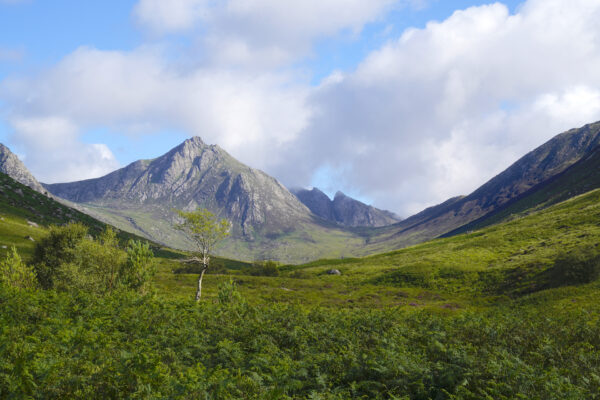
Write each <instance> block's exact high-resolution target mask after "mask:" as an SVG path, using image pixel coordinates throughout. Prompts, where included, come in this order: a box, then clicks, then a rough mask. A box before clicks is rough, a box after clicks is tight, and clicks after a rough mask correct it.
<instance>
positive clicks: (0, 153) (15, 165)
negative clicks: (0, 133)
mask: <svg viewBox="0 0 600 400" xmlns="http://www.w3.org/2000/svg"><path fill="white" fill-rule="evenodd" d="M0 172H2V173H4V174H6V175H8V176H10V177H11V178H13V179H14V180H16V181H18V182H20V183H22V184H23V185H27V186H29V187H30V188H32V189H33V190H36V191H38V192H40V193H44V192H45V190H44V188H43V187H42V185H41V184H40V183H39V182H38V181H37V179H35V178H34V177H33V175H31V172H29V170H28V169H27V167H26V166H25V164H23V162H22V161H21V160H19V157H17V156H16V155H15V154H14V153H13V152H12V151H10V149H9V148H8V147H6V146H5V145H3V144H2V143H0Z"/></svg>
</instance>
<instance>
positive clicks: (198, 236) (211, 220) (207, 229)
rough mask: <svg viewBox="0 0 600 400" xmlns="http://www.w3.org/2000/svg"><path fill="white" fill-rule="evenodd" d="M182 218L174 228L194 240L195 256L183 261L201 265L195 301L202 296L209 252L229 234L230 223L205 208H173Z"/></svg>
mask: <svg viewBox="0 0 600 400" xmlns="http://www.w3.org/2000/svg"><path fill="white" fill-rule="evenodd" d="M175 211H176V212H177V214H178V215H179V216H180V217H181V218H182V219H183V222H182V223H180V224H177V225H175V228H177V229H179V230H181V231H183V232H185V233H186V234H187V235H188V236H189V238H190V239H192V240H193V241H194V243H195V244H196V249H197V256H194V257H192V258H191V259H188V260H185V261H184V262H192V263H199V264H201V265H202V269H201V270H200V276H199V277H198V289H197V290H196V301H200V297H201V296H202V278H203V277H204V273H205V272H206V270H207V269H208V265H209V262H210V254H211V252H212V250H213V249H214V247H215V245H216V244H217V242H219V241H220V240H222V239H224V238H225V237H227V236H228V235H229V229H230V228H231V224H230V223H229V221H227V220H226V219H221V220H218V219H217V217H216V216H215V215H214V214H213V213H211V212H210V211H208V210H206V209H201V208H198V209H197V210H196V211H190V212H187V211H181V210H175Z"/></svg>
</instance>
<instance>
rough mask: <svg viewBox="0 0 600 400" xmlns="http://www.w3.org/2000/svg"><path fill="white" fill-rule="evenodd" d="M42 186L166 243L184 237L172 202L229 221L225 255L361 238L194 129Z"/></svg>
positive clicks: (287, 255) (342, 246)
mask: <svg viewBox="0 0 600 400" xmlns="http://www.w3.org/2000/svg"><path fill="white" fill-rule="evenodd" d="M45 187H46V188H47V189H48V191H50V192H51V193H53V194H54V195H56V196H59V197H61V198H64V199H67V200H69V201H72V202H75V203H77V204H79V206H80V207H84V208H82V210H84V211H85V212H88V213H90V214H91V215H94V216H96V217H98V218H100V219H102V220H104V221H106V222H108V223H111V224H113V225H116V226H118V227H120V228H122V229H126V230H129V231H132V232H135V233H138V234H141V235H144V236H146V237H148V238H151V239H153V240H157V241H159V242H161V243H165V244H168V245H171V246H174V247H183V248H186V247H190V242H189V241H188V240H187V239H186V238H185V237H184V236H183V235H182V233H181V232H178V231H176V230H174V229H173V224H174V223H175V222H176V220H175V213H174V212H173V210H172V209H173V208H178V209H185V210H193V209H196V208H197V207H203V208H208V209H209V210H211V211H212V212H213V213H215V214H216V215H218V216H219V217H222V218H227V219H228V220H230V221H231V222H232V224H233V228H232V235H231V239H229V240H228V241H227V243H226V245H225V246H224V247H223V248H221V251H222V252H223V253H224V254H227V255H233V256H237V257H243V258H247V259H252V258H274V259H278V260H285V261H297V260H307V259H313V258H315V257H319V256H322V255H326V254H329V255H342V254H344V252H346V251H348V249H352V248H354V247H355V246H357V245H360V243H362V239H361V238H360V237H358V236H357V235H355V234H353V233H350V232H346V231H344V230H342V229H340V228H339V227H336V226H333V225H332V224H327V223H325V221H322V220H320V219H319V218H317V217H316V216H314V215H313V214H312V213H311V212H310V210H309V209H308V208H307V207H306V206H304V205H303V204H302V203H301V202H300V201H299V200H298V199H297V198H296V197H295V196H294V195H293V194H291V193H290V192H289V191H288V190H287V189H286V188H285V187H284V186H283V185H281V184H280V183H279V182H278V181H277V180H276V179H274V178H272V177H270V176H268V175H267V174H265V173H264V172H262V171H259V170H256V169H252V168H250V167H248V166H245V165H244V164H242V163H240V162H238V161H237V160H235V159H234V158H233V157H231V156H230V155H229V154H228V153H227V152H226V151H224V150H223V149H221V148H220V147H219V146H216V145H211V146H209V145H206V144H204V143H203V142H202V140H201V139H200V138H198V137H194V138H191V139H188V140H186V141H185V142H183V143H182V144H181V145H179V146H177V147H175V148H174V149H172V150H171V151H169V152H168V153H166V154H165V155H163V156H161V157H159V158H156V159H153V160H141V161H137V162H134V163H132V164H130V165H128V166H127V167H125V168H122V169H120V170H117V171H115V172H113V173H111V174H108V175H106V176H104V177H102V178H97V179H90V180H86V181H81V182H72V183H61V184H51V185H45Z"/></svg>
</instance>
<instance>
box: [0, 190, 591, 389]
mask: <svg viewBox="0 0 600 400" xmlns="http://www.w3.org/2000/svg"><path fill="white" fill-rule="evenodd" d="M13 189H14V188H13ZM17 195H18V194H17ZM32 201H37V202H38V203H39V202H40V201H42V202H43V199H38V198H35V199H33V198H32ZM48 204H50V203H48ZM13 208H14V210H13V211H11V212H10V213H6V212H5V211H4V210H5V208H3V209H2V210H3V212H4V213H5V216H4V218H5V221H2V224H0V227H1V228H2V229H0V231H1V232H2V235H3V236H2V237H3V240H4V238H6V237H9V236H10V234H11V233H10V231H11V229H12V225H10V226H9V225H6V224H4V223H5V222H7V221H9V222H10V221H14V223H15V224H16V225H19V226H21V227H22V228H23V229H25V231H23V233H25V234H28V233H30V232H33V233H36V231H34V229H38V231H37V234H40V235H41V234H43V233H44V231H43V227H40V228H34V227H30V226H29V225H27V223H26V222H25V220H26V218H27V216H25V215H20V214H19V212H20V211H19V207H18V206H17V204H14V205H13ZM26 210H27V209H26ZM23 212H24V213H25V212H27V211H23ZM40 218H41V216H40ZM16 225H15V226H16ZM7 227H8V228H9V229H7ZM18 236H19V235H17V236H15V237H16V238H17V239H18V240H16V239H15V240H16V241H22V239H19V238H18ZM598 243H600V190H595V191H592V192H589V193H585V194H583V195H581V196H578V197H575V198H573V199H570V200H568V201H565V202H562V203H560V204H556V205H553V206H551V207H548V208H546V209H544V210H541V211H538V212H534V213H531V214H530V215H526V216H521V217H516V218H514V219H513V220H511V221H508V222H505V223H501V224H498V225H494V226H491V227H488V228H485V229H483V230H481V231H477V232H474V233H469V234H463V235H458V236H455V237H451V238H445V239H438V240H434V241H431V242H428V243H424V244H421V245H417V246H413V247H410V248H406V249H403V250H399V251H394V252H391V253H385V254H380V255H376V256H371V257H366V258H350V259H339V258H338V259H333V260H319V261H315V262H312V263H309V264H304V265H283V266H280V267H279V271H278V273H279V276H256V273H257V268H256V267H253V266H251V265H250V264H247V263H242V262H229V263H224V262H223V263H222V262H221V261H220V260H218V259H217V260H214V265H213V271H212V272H213V273H212V274H209V275H207V276H206V278H205V290H204V291H203V300H202V302H201V303H200V304H196V303H195V302H193V301H192V298H193V295H194V293H195V280H196V277H197V275H196V274H190V273H185V271H181V265H180V264H179V263H178V262H177V260H176V258H178V257H180V254H178V253H174V252H170V251H168V250H163V251H161V252H158V254H157V255H158V256H159V272H158V274H157V276H156V277H155V287H156V291H155V293H154V294H152V293H150V294H147V295H143V296H142V295H139V294H136V293H134V292H127V291H119V292H116V293H115V294H112V295H105V296H98V295H93V294H89V293H82V292H55V291H43V290H36V291H25V290H17V289H13V288H10V287H6V286H3V285H0V304H2V313H0V326H2V330H0V360H1V361H0V397H2V398H34V399H38V398H39V399H42V398H80V399H81V398H86V399H96V398H98V399H100V398H173V399H190V398H192V399H206V398H214V399H231V398H245V399H309V398H310V399H347V398H369V399H392V398H395V399H514V398H540V399H584V398H585V399H597V398H599V395H598V393H600V378H599V377H600V334H599V332H600V329H599V328H600V318H599V316H600V304H599V303H598V302H597V298H598V295H599V294H600V283H599V282H598V280H596V279H594V278H596V275H595V274H594V273H597V272H599V271H600V258H599V256H598V250H599V249H597V247H598V246H597V245H598ZM29 246H30V245H29ZM22 249H23V251H27V246H25V247H22ZM580 255H584V256H585V257H588V256H589V257H590V258H585V257H584V261H585V262H584V264H583V265H584V266H591V267H593V268H592V270H591V272H592V273H590V274H589V277H590V278H592V279H590V282H588V283H583V282H582V281H581V280H579V279H578V277H580V276H579V275H577V274H572V272H574V271H575V272H576V270H575V269H573V268H572V267H573V266H577V262H574V263H573V264H570V263H567V264H565V263H564V262H563V263H562V264H561V262H560V260H567V261H569V260H571V261H577V260H578V258H577V257H578V256H580ZM569 257H571V258H569ZM561 266H562V267H561ZM565 266H566V268H567V272H568V273H567V274H561V273H562V272H564V268H565ZM558 267H561V268H563V269H561V268H558ZM332 268H335V269H338V270H339V271H341V275H328V274H327V273H326V272H327V271H328V270H330V269H332ZM182 272H183V273H182ZM271 272H272V271H271ZM559 272H561V273H559ZM586 276H587V275H586ZM231 279H233V282H234V283H233V285H232V284H231Z"/></svg>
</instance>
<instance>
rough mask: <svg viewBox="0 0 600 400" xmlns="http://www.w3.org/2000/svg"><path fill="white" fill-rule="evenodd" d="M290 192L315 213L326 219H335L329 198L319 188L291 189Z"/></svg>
mask: <svg viewBox="0 0 600 400" xmlns="http://www.w3.org/2000/svg"><path fill="white" fill-rule="evenodd" d="M292 193H294V194H295V195H296V197H298V199H299V200H300V201H301V202H302V204H304V205H305V206H306V207H308V209H309V210H310V211H312V212H313V213H314V214H315V215H318V216H319V217H321V218H323V219H326V220H328V221H335V215H334V214H333V207H332V202H331V199H330V198H329V196H327V195H326V194H325V193H323V192H322V191H320V190H319V189H317V188H313V189H311V190H306V189H293V190H292Z"/></svg>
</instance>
